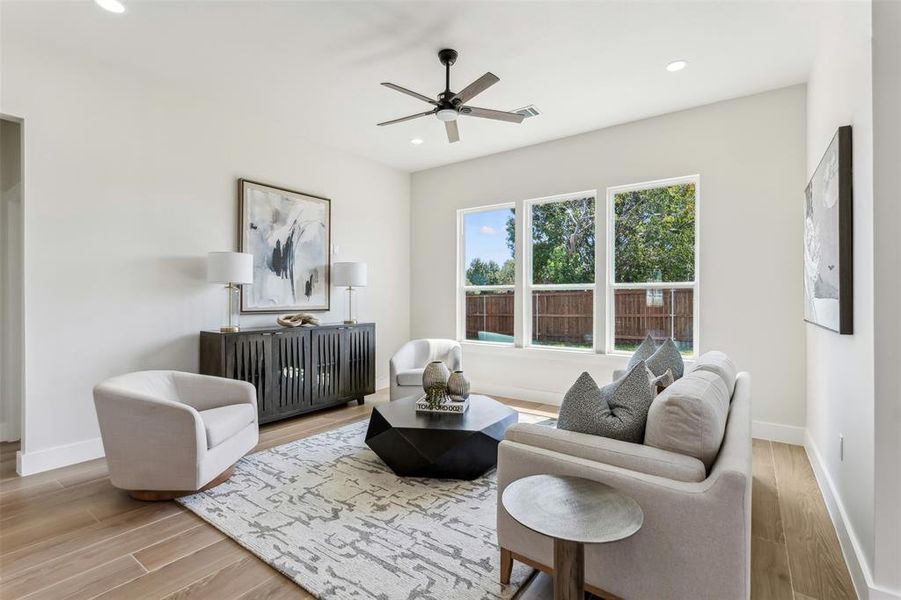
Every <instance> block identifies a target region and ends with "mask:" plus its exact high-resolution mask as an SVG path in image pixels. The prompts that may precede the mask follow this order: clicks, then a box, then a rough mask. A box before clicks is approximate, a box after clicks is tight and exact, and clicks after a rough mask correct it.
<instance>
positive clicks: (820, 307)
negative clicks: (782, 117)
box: [804, 125, 854, 334]
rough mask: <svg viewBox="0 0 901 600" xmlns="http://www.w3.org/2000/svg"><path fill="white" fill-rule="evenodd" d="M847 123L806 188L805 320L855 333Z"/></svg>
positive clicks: (849, 140) (851, 190)
mask: <svg viewBox="0 0 901 600" xmlns="http://www.w3.org/2000/svg"><path fill="white" fill-rule="evenodd" d="M851 177H852V173H851V126H850V125H845V126H844V127H839V128H838V131H837V132H836V134H835V137H833V138H832V141H831V142H830V143H829V147H828V148H827V149H826V153H825V154H824V155H823V158H822V159H821V160H820V164H819V165H818V166H817V168H816V170H815V171H814V172H813V177H811V178H810V183H809V184H807V188H806V189H805V190H804V196H805V205H804V320H805V321H807V322H808V323H813V324H814V325H819V326H821V327H825V328H826V329H831V330H832V331H836V332H838V333H841V334H851V333H853V332H854V323H853V321H854V291H853V284H854V276H853V272H852V266H853V260H854V259H853V250H852V243H853V240H852V233H853V230H852V215H853V213H852V195H853V187H852V184H851Z"/></svg>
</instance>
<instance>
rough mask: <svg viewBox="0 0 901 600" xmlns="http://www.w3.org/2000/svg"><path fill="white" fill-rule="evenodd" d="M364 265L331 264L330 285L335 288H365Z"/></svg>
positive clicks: (357, 263) (348, 263)
mask: <svg viewBox="0 0 901 600" xmlns="http://www.w3.org/2000/svg"><path fill="white" fill-rule="evenodd" d="M366 275H367V273H366V263H361V262H339V263H334V264H332V283H334V284H335V285H337V286H348V287H366Z"/></svg>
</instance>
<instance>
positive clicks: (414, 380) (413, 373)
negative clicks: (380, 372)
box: [397, 369, 425, 387]
mask: <svg viewBox="0 0 901 600" xmlns="http://www.w3.org/2000/svg"><path fill="white" fill-rule="evenodd" d="M424 370H425V369H406V370H404V371H398V372H397V385H409V386H414V385H415V386H419V387H422V372H423V371H424Z"/></svg>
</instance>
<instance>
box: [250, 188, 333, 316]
mask: <svg viewBox="0 0 901 600" xmlns="http://www.w3.org/2000/svg"><path fill="white" fill-rule="evenodd" d="M238 197H239V202H238V204H239V215H238V216H239V221H240V227H241V230H240V241H241V250H242V251H243V252H247V253H249V254H252V255H253V286H252V287H251V288H250V290H249V291H248V290H245V291H244V292H243V293H242V294H241V310H242V311H243V312H245V313H283V312H288V311H292V310H328V309H329V307H330V305H329V300H330V294H331V283H330V277H331V273H330V253H329V249H330V248H331V201H330V200H329V199H327V198H320V197H318V196H311V195H309V194H302V193H300V192H295V191H292V190H286V189H282V188H277V187H273V186H271V185H264V184H262V183H256V182H254V181H248V180H246V179H241V180H239V181H238Z"/></svg>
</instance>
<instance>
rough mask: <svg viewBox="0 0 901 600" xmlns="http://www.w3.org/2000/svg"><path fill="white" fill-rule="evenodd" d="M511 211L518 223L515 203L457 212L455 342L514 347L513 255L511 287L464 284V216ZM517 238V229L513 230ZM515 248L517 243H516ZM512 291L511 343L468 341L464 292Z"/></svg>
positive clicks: (517, 269)
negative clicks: (512, 329)
mask: <svg viewBox="0 0 901 600" xmlns="http://www.w3.org/2000/svg"><path fill="white" fill-rule="evenodd" d="M511 208H512V209H513V210H514V219H515V223H516V224H517V225H518V223H519V210H518V207H517V206H516V202H501V203H498V204H488V205H484V206H476V207H472V208H463V209H459V210H457V241H458V242H457V340H459V341H460V342H465V343H467V344H483V345H486V346H500V347H502V348H510V347H514V346H516V334H515V332H516V329H517V323H518V321H519V314H518V308H519V303H518V302H517V287H518V286H517V283H518V281H519V270H520V267H519V261H516V256H515V254H516V253H514V262H515V263H516V277H515V280H514V283H513V285H467V283H466V216H467V215H471V214H476V213H481V212H490V211H494V210H503V209H511ZM515 231H516V233H517V235H516V237H517V238H518V237H519V236H518V233H519V228H518V227H517V228H516V229H515ZM516 245H517V248H518V247H519V241H518V239H517V241H516ZM504 290H512V291H513V306H514V311H513V327H514V336H513V338H514V341H513V342H487V341H483V340H470V339H467V338H466V292H470V291H504Z"/></svg>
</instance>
